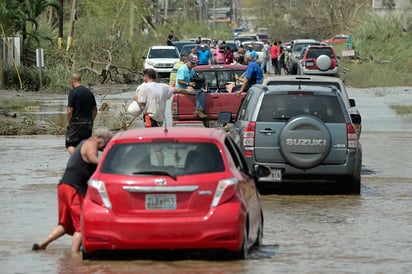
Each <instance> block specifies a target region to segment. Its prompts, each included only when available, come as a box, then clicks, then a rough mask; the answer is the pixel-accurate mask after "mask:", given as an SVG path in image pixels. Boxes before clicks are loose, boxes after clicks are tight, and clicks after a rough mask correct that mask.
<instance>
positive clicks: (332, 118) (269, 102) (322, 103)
mask: <svg viewBox="0 0 412 274" xmlns="http://www.w3.org/2000/svg"><path fill="white" fill-rule="evenodd" d="M303 114H309V115H313V116H316V117H318V118H320V119H322V120H323V121H324V122H325V123H344V122H345V118H344V116H343V113H342V111H341V107H340V106H339V101H338V100H337V98H336V97H335V96H323V95H297V94H268V95H266V96H265V98H264V99H263V101H262V105H261V107H260V110H259V114H258V118H257V121H258V122H276V121H287V120H289V119H290V118H292V117H295V116H298V115H303Z"/></svg>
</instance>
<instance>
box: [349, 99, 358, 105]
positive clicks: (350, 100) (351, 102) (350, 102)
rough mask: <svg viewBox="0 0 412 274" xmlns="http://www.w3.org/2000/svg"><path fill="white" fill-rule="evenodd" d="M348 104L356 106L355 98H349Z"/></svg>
mask: <svg viewBox="0 0 412 274" xmlns="http://www.w3.org/2000/svg"><path fill="white" fill-rule="evenodd" d="M349 105H350V106H351V107H356V102H355V99H349Z"/></svg>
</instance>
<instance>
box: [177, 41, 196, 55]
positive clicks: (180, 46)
mask: <svg viewBox="0 0 412 274" xmlns="http://www.w3.org/2000/svg"><path fill="white" fill-rule="evenodd" d="M187 44H194V42H192V41H175V42H173V46H175V47H176V48H177V49H178V50H179V53H180V55H182V54H181V52H182V48H183V46H184V45H187Z"/></svg>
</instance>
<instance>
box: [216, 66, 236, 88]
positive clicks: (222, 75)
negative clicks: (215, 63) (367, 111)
mask: <svg viewBox="0 0 412 274" xmlns="http://www.w3.org/2000/svg"><path fill="white" fill-rule="evenodd" d="M216 73H217V79H218V81H219V87H224V86H225V85H226V84H227V82H234V81H235V78H234V76H233V71H232V70H221V71H216Z"/></svg>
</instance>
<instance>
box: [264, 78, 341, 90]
mask: <svg viewBox="0 0 412 274" xmlns="http://www.w3.org/2000/svg"><path fill="white" fill-rule="evenodd" d="M299 83H300V84H301V85H305V86H327V87H335V88H336V89H337V90H339V91H341V89H340V88H341V87H340V85H339V83H337V82H328V83H325V82H319V81H312V80H310V81H305V80H301V81H299ZM266 85H267V86H277V85H279V86H283V85H296V80H291V81H277V80H274V81H269V82H268V83H267V84H266Z"/></svg>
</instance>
